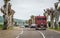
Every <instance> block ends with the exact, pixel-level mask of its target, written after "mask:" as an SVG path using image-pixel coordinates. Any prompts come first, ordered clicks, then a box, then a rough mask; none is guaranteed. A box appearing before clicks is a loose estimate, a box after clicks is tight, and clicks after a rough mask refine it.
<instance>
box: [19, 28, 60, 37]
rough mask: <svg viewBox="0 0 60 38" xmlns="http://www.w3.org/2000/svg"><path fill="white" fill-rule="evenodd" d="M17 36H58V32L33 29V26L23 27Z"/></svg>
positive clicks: (59, 34)
mask: <svg viewBox="0 0 60 38" xmlns="http://www.w3.org/2000/svg"><path fill="white" fill-rule="evenodd" d="M19 38H60V33H57V32H54V31H51V30H35V29H34V28H23V33H22V34H20V35H19Z"/></svg>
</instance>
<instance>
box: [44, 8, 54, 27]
mask: <svg viewBox="0 0 60 38" xmlns="http://www.w3.org/2000/svg"><path fill="white" fill-rule="evenodd" d="M44 12H45V13H44V15H45V16H46V17H48V16H50V18H51V19H50V20H51V27H52V28H54V10H53V8H50V9H49V8H48V9H46V10H44Z"/></svg>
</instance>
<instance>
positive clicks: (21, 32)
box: [16, 28, 23, 38]
mask: <svg viewBox="0 0 60 38" xmlns="http://www.w3.org/2000/svg"><path fill="white" fill-rule="evenodd" d="M21 34H23V28H22V31H21V33H19V34H18V36H17V37H16V38H19V36H20V35H21Z"/></svg>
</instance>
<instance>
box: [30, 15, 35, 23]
mask: <svg viewBox="0 0 60 38" xmlns="http://www.w3.org/2000/svg"><path fill="white" fill-rule="evenodd" d="M31 20H32V23H35V16H34V15H31Z"/></svg>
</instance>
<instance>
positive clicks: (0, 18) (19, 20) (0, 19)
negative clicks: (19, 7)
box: [0, 16, 24, 24]
mask: <svg viewBox="0 0 60 38" xmlns="http://www.w3.org/2000/svg"><path fill="white" fill-rule="evenodd" d="M14 21H15V22H17V23H18V24H23V22H24V20H21V19H16V18H14ZM3 22H4V20H3V17H2V16H0V23H3Z"/></svg>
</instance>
